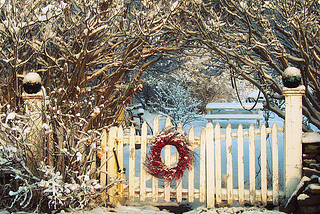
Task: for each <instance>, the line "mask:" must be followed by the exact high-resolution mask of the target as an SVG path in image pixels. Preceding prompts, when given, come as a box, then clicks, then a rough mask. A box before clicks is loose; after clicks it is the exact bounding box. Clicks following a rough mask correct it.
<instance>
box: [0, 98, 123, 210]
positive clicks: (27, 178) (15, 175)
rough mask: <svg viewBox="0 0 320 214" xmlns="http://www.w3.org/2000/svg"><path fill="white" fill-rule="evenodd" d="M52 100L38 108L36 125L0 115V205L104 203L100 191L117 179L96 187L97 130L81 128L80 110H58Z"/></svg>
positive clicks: (12, 115) (39, 206) (48, 206)
mask: <svg viewBox="0 0 320 214" xmlns="http://www.w3.org/2000/svg"><path fill="white" fill-rule="evenodd" d="M54 104H55V102H54V100H53V101H52V100H49V101H47V102H46V108H44V109H43V112H40V113H39V114H40V115H39V117H41V118H42V121H43V122H42V125H37V124H36V123H35V121H34V117H28V115H25V116H22V115H19V114H16V113H14V112H10V111H9V110H8V112H7V113H3V114H1V115H0V122H1V123H0V192H1V195H2V196H1V198H2V199H3V200H1V202H0V209H3V208H7V209H9V210H10V211H16V210H25V211H41V212H48V211H51V210H57V209H63V208H71V209H74V210H77V209H84V208H86V207H88V206H91V207H93V206H95V205H99V203H105V201H101V199H100V198H99V196H100V194H101V192H103V191H106V189H107V188H109V187H112V186H113V185H116V184H118V183H119V182H123V180H121V178H110V179H109V180H111V181H112V182H111V183H110V182H109V183H108V185H107V186H100V181H99V178H100V169H99V167H100V166H101V164H105V163H101V161H100V159H99V158H100V157H101V154H102V153H103V152H107V148H102V147H101V145H100V141H101V133H100V131H99V130H87V131H86V130H84V127H85V126H84V124H86V123H87V122H86V119H85V118H82V117H81V114H63V113H61V111H59V109H57V108H55V106H54ZM8 109H9V108H8ZM93 109H94V107H93ZM93 112H94V111H93ZM104 173H105V172H104Z"/></svg>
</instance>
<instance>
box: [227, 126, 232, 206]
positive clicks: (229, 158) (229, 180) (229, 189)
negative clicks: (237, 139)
mask: <svg viewBox="0 0 320 214" xmlns="http://www.w3.org/2000/svg"><path fill="white" fill-rule="evenodd" d="M231 133H232V129H231V125H230V124H229V125H228V126H227V129H226V151H227V200H228V204H230V205H231V204H233V170H232V137H231Z"/></svg>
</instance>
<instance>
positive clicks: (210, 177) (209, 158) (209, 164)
mask: <svg viewBox="0 0 320 214" xmlns="http://www.w3.org/2000/svg"><path fill="white" fill-rule="evenodd" d="M213 134H214V133H213V124H212V123H208V124H207V125H206V170H207V171H206V182H207V192H206V193H207V207H208V208H214V206H215V197H214V196H215V181H214V180H215V175H214V142H213Z"/></svg>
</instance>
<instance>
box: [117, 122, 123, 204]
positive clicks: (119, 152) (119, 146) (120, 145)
mask: <svg viewBox="0 0 320 214" xmlns="http://www.w3.org/2000/svg"><path fill="white" fill-rule="evenodd" d="M117 139H118V140H117V141H116V142H117V145H116V147H117V156H118V163H119V167H120V169H119V170H120V171H119V172H121V171H122V170H123V142H124V136H123V128H122V126H120V127H119V129H118V138H117ZM118 176H120V178H121V179H124V175H123V174H122V173H121V174H119V175H118ZM117 192H118V193H117V194H118V198H119V202H120V203H121V204H123V203H124V198H123V184H122V183H121V184H118V185H117Z"/></svg>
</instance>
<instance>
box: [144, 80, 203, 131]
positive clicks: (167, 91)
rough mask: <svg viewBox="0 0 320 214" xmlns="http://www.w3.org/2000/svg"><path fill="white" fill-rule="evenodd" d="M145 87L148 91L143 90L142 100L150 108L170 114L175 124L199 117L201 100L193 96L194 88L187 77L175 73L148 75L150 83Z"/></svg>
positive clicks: (186, 122) (188, 121) (166, 114)
mask: <svg viewBox="0 0 320 214" xmlns="http://www.w3.org/2000/svg"><path fill="white" fill-rule="evenodd" d="M144 88H146V89H147V92H142V94H141V95H140V97H139V98H140V101H141V102H142V103H143V104H144V106H146V108H147V109H148V110H150V111H152V112H156V113H157V114H161V115H163V116H169V117H170V118H171V121H172V123H173V125H174V126H176V125H177V124H178V123H179V122H181V123H182V125H186V124H188V123H190V122H192V121H194V120H197V119H199V117H198V110H199V109H198V106H199V105H200V103H201V101H199V100H198V99H196V98H193V97H192V96H191V93H192V88H191V87H190V84H189V82H188V80H187V79H186V78H184V77H181V76H179V75H174V74H171V75H169V74H168V75H166V76H165V77H161V78H160V77H157V78H151V77H148V85H147V86H146V87H144Z"/></svg>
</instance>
